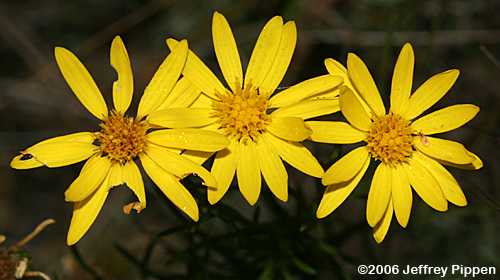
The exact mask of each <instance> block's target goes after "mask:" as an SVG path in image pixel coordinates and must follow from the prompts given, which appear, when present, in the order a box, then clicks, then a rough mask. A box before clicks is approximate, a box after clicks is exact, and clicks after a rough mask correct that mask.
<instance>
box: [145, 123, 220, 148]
mask: <svg viewBox="0 0 500 280" xmlns="http://www.w3.org/2000/svg"><path fill="white" fill-rule="evenodd" d="M147 139H148V141H151V142H153V143H155V144H157V145H160V146H165V147H170V148H176V149H186V150H197V151H205V152H216V151H219V150H222V149H224V148H225V147H227V145H229V140H228V139H227V137H226V136H224V135H222V134H220V133H217V132H213V131H208V130H204V129H199V128H177V129H161V130H156V131H153V132H151V133H149V134H148V135H147Z"/></svg>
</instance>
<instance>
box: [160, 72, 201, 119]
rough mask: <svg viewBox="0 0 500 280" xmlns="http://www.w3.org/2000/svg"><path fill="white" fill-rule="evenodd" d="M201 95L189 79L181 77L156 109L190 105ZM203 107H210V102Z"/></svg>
mask: <svg viewBox="0 0 500 280" xmlns="http://www.w3.org/2000/svg"><path fill="white" fill-rule="evenodd" d="M200 95H201V90H200V89H199V88H198V87H196V86H195V85H194V84H193V83H192V82H191V81H190V80H188V79H186V78H185V77H182V78H180V79H179V81H178V82H177V83H176V84H175V86H174V88H173V89H172V92H171V93H170V94H169V95H168V96H167V98H166V99H165V101H163V103H162V104H161V105H160V106H159V107H158V108H157V109H156V110H157V111H158V110H163V109H168V108H187V107H189V106H191V105H192V104H193V103H194V102H195V101H196V99H197V98H198V97H200ZM205 107H210V104H208V106H205Z"/></svg>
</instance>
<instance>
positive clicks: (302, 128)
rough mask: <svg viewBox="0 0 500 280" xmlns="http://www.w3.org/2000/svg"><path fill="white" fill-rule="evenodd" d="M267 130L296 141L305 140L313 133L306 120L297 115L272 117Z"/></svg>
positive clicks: (282, 137)
mask: <svg viewBox="0 0 500 280" xmlns="http://www.w3.org/2000/svg"><path fill="white" fill-rule="evenodd" d="M267 130H268V131H269V132H271V133H272V134H274V135H275V136H278V137H279V138H281V139H284V140H289V141H294V142H300V141H303V140H305V139H307V137H309V136H310V135H311V130H310V129H309V128H308V127H306V125H305V123H304V121H303V120H302V119H301V118H296V117H283V118H280V117H276V118H272V120H271V123H270V124H269V125H268V126H267Z"/></svg>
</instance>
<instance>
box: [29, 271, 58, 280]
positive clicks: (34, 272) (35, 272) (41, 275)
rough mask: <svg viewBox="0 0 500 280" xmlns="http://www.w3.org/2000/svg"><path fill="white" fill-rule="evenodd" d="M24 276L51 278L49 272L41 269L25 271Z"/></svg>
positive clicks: (48, 279) (45, 279)
mask: <svg viewBox="0 0 500 280" xmlns="http://www.w3.org/2000/svg"><path fill="white" fill-rule="evenodd" d="M23 276H24V277H40V278H42V279H44V280H51V279H50V277H49V276H48V275H47V274H45V273H43V272H40V271H28V272H26V273H24V275H23Z"/></svg>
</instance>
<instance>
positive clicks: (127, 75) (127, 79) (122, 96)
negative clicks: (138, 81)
mask: <svg viewBox="0 0 500 280" xmlns="http://www.w3.org/2000/svg"><path fill="white" fill-rule="evenodd" d="M110 60H111V66H113V68H114V69H115V71H116V73H117V74H118V80H117V81H115V82H114V83H113V102H114V104H115V109H116V111H118V112H120V113H122V114H123V113H125V112H126V111H127V109H128V107H129V106H130V102H131V101H132V94H133V92H134V76H133V75H132V66H131V65H130V59H129V57H128V53H127V49H126V48H125V45H124V44H123V41H122V39H121V38H120V36H116V37H115V39H113V42H112V43H111V54H110Z"/></svg>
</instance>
